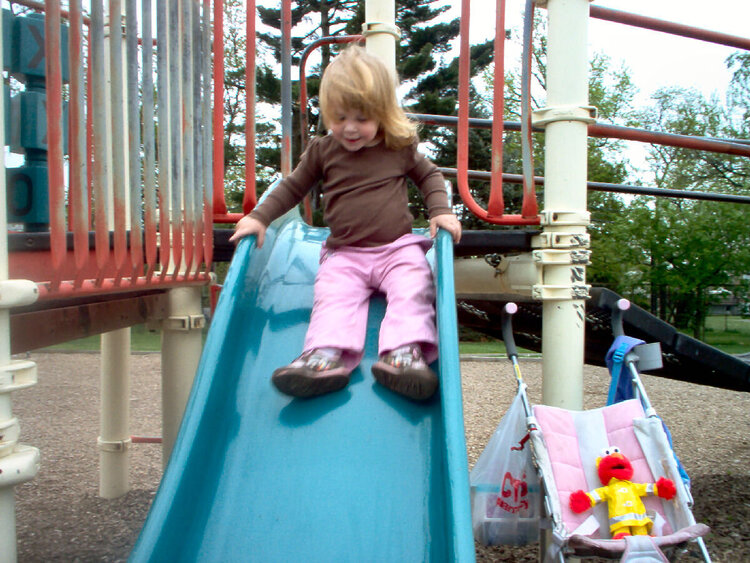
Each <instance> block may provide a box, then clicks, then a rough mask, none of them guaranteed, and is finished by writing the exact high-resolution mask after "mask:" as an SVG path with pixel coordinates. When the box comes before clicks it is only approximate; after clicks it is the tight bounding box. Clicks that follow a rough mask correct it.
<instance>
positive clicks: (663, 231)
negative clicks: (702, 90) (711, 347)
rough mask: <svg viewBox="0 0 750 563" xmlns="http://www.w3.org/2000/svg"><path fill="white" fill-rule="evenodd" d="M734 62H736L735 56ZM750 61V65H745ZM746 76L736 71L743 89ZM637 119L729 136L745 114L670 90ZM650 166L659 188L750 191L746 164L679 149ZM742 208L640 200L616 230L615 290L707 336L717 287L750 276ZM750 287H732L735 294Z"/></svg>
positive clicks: (655, 151)
mask: <svg viewBox="0 0 750 563" xmlns="http://www.w3.org/2000/svg"><path fill="white" fill-rule="evenodd" d="M732 60H736V59H732ZM744 64H747V63H744ZM747 76H748V75H747V74H743V73H742V72H739V73H735V80H737V81H739V82H736V83H735V87H736V88H738V91H739V92H742V91H743V88H744V87H745V86H746V85H747ZM653 99H654V103H653V105H652V106H651V107H648V108H646V109H644V110H643V111H641V112H640V113H639V115H638V116H637V123H638V125H639V126H641V127H644V128H646V129H651V130H658V131H667V132H672V133H679V134H683V135H696V136H705V137H726V136H731V135H735V134H737V133H744V134H746V133H747V131H746V130H745V131H742V130H741V129H742V128H743V127H746V126H740V130H739V131H738V130H737V129H736V127H737V124H736V121H734V120H733V119H732V116H734V115H737V114H738V113H740V114H741V113H742V112H744V111H745V108H743V107H735V106H734V105H733V104H734V103H736V100H737V99H741V97H740V98H732V96H730V97H729V98H728V106H727V107H726V108H724V107H722V106H721V104H720V103H719V102H718V100H717V99H710V100H707V99H705V98H704V97H703V96H702V95H700V94H699V93H697V92H695V91H692V90H685V89H678V88H665V89H662V90H659V91H658V92H656V93H655V94H654V96H653ZM648 162H649V164H650V166H651V171H652V173H653V176H654V181H655V184H656V185H657V186H658V187H663V188H672V189H682V190H700V191H716V192H731V193H744V194H748V193H749V192H750V184H749V183H748V176H747V163H746V159H740V158H738V157H731V156H725V155H720V154H716V153H708V152H696V151H690V150H687V149H681V148H676V147H667V146H660V145H653V146H651V147H650V149H649V156H648ZM746 215H747V209H746V208H743V206H741V205H736V204H734V205H730V204H724V203H713V202H696V201H694V200H687V199H677V198H668V199H667V198H656V199H654V198H645V197H641V198H635V199H634V200H633V201H632V202H631V203H630V204H629V205H628V206H627V208H626V210H625V213H623V214H622V215H621V216H620V217H619V218H616V219H615V221H614V224H613V227H612V233H613V237H612V243H611V244H612V246H613V247H616V248H618V249H619V252H618V253H617V255H615V256H613V260H612V264H611V266H612V267H613V271H615V272H618V273H619V274H621V275H623V277H622V278H621V279H620V281H619V282H618V283H617V285H616V287H615V289H616V290H618V291H620V292H622V293H624V294H625V295H627V296H629V297H631V299H633V300H634V301H636V302H641V303H642V304H643V305H645V306H647V307H649V308H650V310H651V311H652V313H654V314H657V315H659V316H660V317H661V318H662V319H664V320H666V321H668V322H670V323H672V324H674V325H675V326H677V327H678V328H683V329H689V330H691V331H692V333H693V334H694V335H695V336H696V337H700V336H701V335H702V332H703V327H704V322H705V318H706V315H707V313H708V306H709V304H710V303H711V299H712V297H711V296H712V292H711V290H712V289H715V288H717V287H721V286H736V284H737V282H738V280H740V279H742V276H743V275H744V274H747V272H748V271H750V231H748V229H747V219H746ZM744 291H746V289H742V288H741V287H740V286H736V287H735V294H741V293H743V292H744Z"/></svg>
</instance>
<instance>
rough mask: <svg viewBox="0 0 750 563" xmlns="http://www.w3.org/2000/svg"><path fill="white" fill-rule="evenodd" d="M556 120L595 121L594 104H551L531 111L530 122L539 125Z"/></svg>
mask: <svg viewBox="0 0 750 563" xmlns="http://www.w3.org/2000/svg"><path fill="white" fill-rule="evenodd" d="M556 121H582V122H583V123H596V108H595V107H594V106H572V105H571V106H551V107H546V108H540V109H538V110H536V111H534V112H531V124H532V126H535V127H541V126H544V125H548V124H549V123H554V122H556Z"/></svg>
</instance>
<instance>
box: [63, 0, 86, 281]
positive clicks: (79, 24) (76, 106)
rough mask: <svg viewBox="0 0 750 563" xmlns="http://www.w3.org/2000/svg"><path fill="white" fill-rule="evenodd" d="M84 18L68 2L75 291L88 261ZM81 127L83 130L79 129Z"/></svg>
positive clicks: (77, 0)
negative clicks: (83, 49) (85, 173)
mask: <svg viewBox="0 0 750 563" xmlns="http://www.w3.org/2000/svg"><path fill="white" fill-rule="evenodd" d="M82 29H83V17H82V14H81V0H71V3H70V32H69V33H70V34H69V44H68V52H69V58H70V103H69V108H70V110H69V113H68V115H69V116H70V117H69V119H70V123H69V126H68V129H69V132H70V134H69V136H68V139H69V140H68V147H69V153H70V154H69V159H70V160H69V173H68V181H69V186H68V193H69V195H68V205H69V209H70V213H69V215H70V217H69V221H70V229H71V230H72V231H73V248H74V253H75V265H76V274H75V287H80V285H81V283H82V282H83V272H84V270H85V269H86V265H87V263H88V257H89V236H88V224H89V221H88V215H89V203H88V202H89V199H88V197H87V196H88V193H87V192H88V189H87V186H88V182H87V178H85V177H84V174H83V172H84V171H85V170H86V169H87V168H88V167H87V166H86V138H85V135H86V133H87V131H86V129H85V122H84V119H85V116H84V115H83V109H84V107H85V102H84V99H85V98H84V94H83V90H84V87H85V84H84V83H83V82H82V81H83V71H82V70H81V69H83V68H84V66H83V64H82V60H81V47H82V34H81V32H82ZM81 125H84V128H83V129H82V128H81Z"/></svg>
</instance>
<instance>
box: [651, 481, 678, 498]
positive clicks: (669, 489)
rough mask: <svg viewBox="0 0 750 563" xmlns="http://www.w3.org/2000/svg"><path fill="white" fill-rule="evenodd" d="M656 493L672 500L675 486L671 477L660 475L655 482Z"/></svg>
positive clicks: (675, 492)
mask: <svg viewBox="0 0 750 563" xmlns="http://www.w3.org/2000/svg"><path fill="white" fill-rule="evenodd" d="M656 494H657V496H659V497H661V498H663V499H666V500H672V499H673V498H674V496H675V495H676V494H677V488H676V487H675V486H674V481H672V479H667V478H666V477H660V478H659V480H658V481H657V482H656Z"/></svg>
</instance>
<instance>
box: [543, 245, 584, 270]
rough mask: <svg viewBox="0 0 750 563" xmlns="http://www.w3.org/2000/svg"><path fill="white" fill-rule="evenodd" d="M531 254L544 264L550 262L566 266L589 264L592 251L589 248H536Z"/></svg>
mask: <svg viewBox="0 0 750 563" xmlns="http://www.w3.org/2000/svg"><path fill="white" fill-rule="evenodd" d="M531 255H532V256H533V257H534V260H535V261H536V262H538V263H539V264H540V265H542V266H547V265H550V264H553V265H557V266H564V265H566V264H578V265H580V264H588V263H589V257H590V256H591V252H590V251H589V250H555V249H551V248H548V249H545V250H534V251H533V252H532V253H531Z"/></svg>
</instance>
